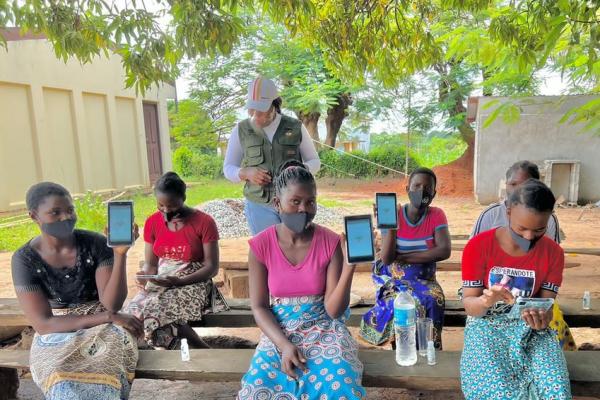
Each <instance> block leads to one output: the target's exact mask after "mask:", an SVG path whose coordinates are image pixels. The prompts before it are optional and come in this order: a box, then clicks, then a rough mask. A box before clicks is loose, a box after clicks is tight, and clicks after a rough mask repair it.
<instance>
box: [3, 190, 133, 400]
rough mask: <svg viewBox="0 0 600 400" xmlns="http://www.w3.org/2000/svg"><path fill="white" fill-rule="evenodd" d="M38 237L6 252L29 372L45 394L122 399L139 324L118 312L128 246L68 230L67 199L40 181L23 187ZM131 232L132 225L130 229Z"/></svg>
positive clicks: (71, 222) (70, 210)
mask: <svg viewBox="0 0 600 400" xmlns="http://www.w3.org/2000/svg"><path fill="white" fill-rule="evenodd" d="M27 208H28V210H29V215H30V216H31V218H32V219H33V220H34V221H35V223H36V224H37V225H38V226H39V227H40V230H41V233H40V235H39V236H37V237H35V238H33V239H31V240H30V241H29V242H27V243H26V244H25V245H24V246H23V247H21V248H20V249H19V250H18V251H17V252H16V253H15V254H14V255H13V258H12V276H13V283H14V286H15V292H16V293H17V298H18V299H19V303H20V305H21V307H22V309H23V311H24V312H25V316H26V317H27V319H28V320H29V322H30V324H31V325H32V326H33V328H34V329H35V331H36V335H35V338H34V341H33V344H32V347H31V356H30V357H31V372H32V376H33V379H34V381H35V382H36V384H37V385H38V386H39V387H40V388H41V389H42V391H43V392H44V395H45V397H46V399H64V398H94V399H106V400H108V399H111V400H112V399H115V400H116V399H124V398H127V397H128V395H129V388H130V385H131V381H132V380H133V373H134V372H135V366H136V363H137V347H136V341H135V340H133V338H132V335H134V336H139V335H140V334H141V333H142V324H141V322H140V321H139V320H138V319H137V318H135V317H133V316H131V315H129V314H123V313H120V312H119V310H120V309H121V307H122V305H123V301H124V300H125V298H126V297H127V280H126V270H125V261H126V258H127V251H128V250H129V247H124V246H123V247H115V248H114V249H111V248H110V247H108V246H107V243H106V238H105V237H104V236H103V235H100V234H98V233H94V232H90V231H84V230H79V229H77V230H76V229H74V228H75V223H76V221H77V215H76V213H75V209H74V206H73V199H72V198H71V195H70V194H69V192H68V191H67V190H66V189H65V188H64V187H62V186H60V185H58V184H55V183H51V182H42V183H39V184H36V185H34V186H32V187H31V188H30V189H29V191H28V192H27ZM134 230H135V236H136V237H137V227H134Z"/></svg>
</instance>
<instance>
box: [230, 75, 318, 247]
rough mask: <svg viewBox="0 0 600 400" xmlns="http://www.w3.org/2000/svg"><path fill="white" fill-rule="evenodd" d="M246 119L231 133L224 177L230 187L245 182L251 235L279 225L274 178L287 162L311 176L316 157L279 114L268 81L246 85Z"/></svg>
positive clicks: (296, 125) (297, 125) (304, 134)
mask: <svg viewBox="0 0 600 400" xmlns="http://www.w3.org/2000/svg"><path fill="white" fill-rule="evenodd" d="M246 108H247V109H248V113H249V114H250V118H247V119H245V120H243V121H241V122H239V123H238V124H237V125H236V126H235V127H234V128H233V131H232V132H231V136H230V137H229V143H228V145H227V153H226V154H225V162H224V165H223V173H224V174H225V177H226V178H227V179H229V180H230V181H231V182H241V181H245V182H246V184H245V186H244V197H245V198H246V204H245V208H244V212H245V214H246V219H247V220H248V227H249V228H250V233H251V234H252V236H254V235H256V234H257V233H260V232H262V231H263V230H264V229H266V228H268V227H270V226H272V225H276V224H279V223H281V219H280V218H279V213H278V212H277V210H276V209H275V207H273V198H274V187H273V176H274V175H275V173H276V171H278V170H279V168H280V167H281V166H282V165H283V164H284V163H285V162H286V161H289V160H298V161H300V162H302V163H303V164H304V165H305V166H306V167H307V168H308V170H309V171H310V172H311V173H312V174H313V175H314V174H316V173H317V172H318V171H319V168H320V167H321V161H320V160H319V155H318V154H317V150H316V149H315V146H314V144H313V142H312V139H311V137H310V135H309V134H308V131H307V130H306V128H305V127H304V125H302V122H300V121H299V120H297V119H295V118H291V117H288V116H286V115H282V114H281V97H279V92H278V90H277V87H276V86H275V84H274V83H273V81H271V80H270V79H266V78H262V77H258V78H256V79H254V80H253V81H252V82H250V84H249V86H248V99H247V101H246Z"/></svg>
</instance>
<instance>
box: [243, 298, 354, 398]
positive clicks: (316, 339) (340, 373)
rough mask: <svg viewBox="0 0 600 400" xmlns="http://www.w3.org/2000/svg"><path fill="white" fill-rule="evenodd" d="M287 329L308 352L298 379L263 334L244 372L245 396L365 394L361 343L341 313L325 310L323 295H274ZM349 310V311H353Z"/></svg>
mask: <svg viewBox="0 0 600 400" xmlns="http://www.w3.org/2000/svg"><path fill="white" fill-rule="evenodd" d="M272 311H273V314H274V315H275V318H276V319H277V321H278V322H279V324H280V326H281V329H282V331H283V333H284V334H285V335H286V336H287V338H288V339H289V340H290V342H291V343H292V344H294V345H295V346H296V347H297V348H298V349H299V350H300V352H301V354H302V355H303V356H304V357H305V358H306V367H307V368H308V372H307V373H303V372H302V371H300V370H297V371H296V372H297V374H298V380H297V381H296V380H294V379H292V378H290V377H288V376H287V375H286V374H285V373H284V372H283V371H282V370H281V353H280V352H279V350H278V349H277V348H276V347H275V345H274V344H273V343H272V342H271V340H270V339H269V338H268V337H267V336H266V335H264V334H263V335H262V336H261V339H260V342H259V344H258V347H257V348H256V352H255V353H254V357H253V358H252V362H251V364H250V369H249V370H248V372H247V373H246V374H245V375H244V377H243V378H242V389H241V390H240V392H239V393H238V399H240V400H250V399H251V400H259V399H260V400H262V399H272V400H308V399H311V400H312V399H319V400H328V399H329V400H334V399H335V400H344V399H345V400H351V399H362V398H364V397H365V390H364V388H363V387H362V386H361V380H362V371H363V365H362V363H361V362H360V360H359V359H358V345H357V343H356V341H355V340H354V339H353V338H352V336H351V335H350V332H349V331H348V328H346V325H345V324H344V322H343V320H342V319H335V320H334V319H332V318H330V317H329V316H328V315H327V312H326V311H325V305H324V304H323V297H322V296H310V297H309V296H307V297H298V298H279V299H274V300H273V306H272ZM348 314H349V312H347V313H346V315H348Z"/></svg>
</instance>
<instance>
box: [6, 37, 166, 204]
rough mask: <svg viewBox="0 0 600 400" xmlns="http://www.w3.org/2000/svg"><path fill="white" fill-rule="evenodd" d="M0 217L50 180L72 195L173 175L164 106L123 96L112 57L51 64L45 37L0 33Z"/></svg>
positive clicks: (160, 93)
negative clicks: (0, 44)
mask: <svg viewBox="0 0 600 400" xmlns="http://www.w3.org/2000/svg"><path fill="white" fill-rule="evenodd" d="M2 34H3V36H4V37H5V38H6V39H7V41H8V45H7V47H8V50H4V49H1V48H0V182H1V186H0V211H7V210H12V209H19V208H23V207H24V205H25V202H24V197H25V192H26V190H27V188H28V187H29V186H31V185H32V184H34V183H36V182H40V181H55V182H57V183H60V184H63V185H64V186H66V187H67V188H68V189H69V190H70V191H71V192H72V193H74V194H78V193H84V192H86V191H90V190H91V191H95V192H109V191H117V190H123V189H128V188H135V187H148V186H150V185H151V184H152V183H153V182H154V181H155V180H156V179H157V178H158V177H159V176H160V175H161V174H162V173H163V172H164V171H167V170H170V169H171V150H170V142H169V121H168V115H167V99H170V98H175V97H176V93H175V87H174V86H173V85H168V84H165V85H162V86H160V87H159V88H156V87H153V88H152V89H150V90H148V91H147V92H146V94H145V95H144V96H140V95H137V94H136V93H135V91H134V90H133V89H124V83H123V82H124V81H125V73H124V70H123V67H122V66H121V59H120V57H119V56H117V55H112V56H111V57H110V58H105V57H99V58H97V59H95V60H94V61H93V62H92V63H89V64H85V65H81V64H80V63H79V62H78V61H77V60H74V59H73V60H69V61H68V62H67V63H64V62H63V61H62V60H60V59H57V58H56V55H55V54H54V51H53V49H52V46H51V44H50V43H49V42H48V41H47V40H46V39H45V38H43V37H40V36H33V35H25V36H21V35H20V34H19V32H18V29H13V28H10V29H6V30H3V31H2Z"/></svg>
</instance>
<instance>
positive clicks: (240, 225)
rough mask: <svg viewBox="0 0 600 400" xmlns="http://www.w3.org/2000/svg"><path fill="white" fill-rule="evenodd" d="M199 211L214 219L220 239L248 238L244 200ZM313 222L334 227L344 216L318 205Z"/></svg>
mask: <svg viewBox="0 0 600 400" xmlns="http://www.w3.org/2000/svg"><path fill="white" fill-rule="evenodd" d="M199 209H200V210H202V211H203V212H205V213H207V214H209V215H210V216H212V217H213V218H214V220H215V222H216V223H217V228H218V229H219V236H220V237H221V238H223V239H228V238H239V237H245V236H250V231H249V230H248V223H247V222H246V216H245V215H244V200H242V199H224V200H213V201H209V202H207V203H204V204H202V205H201V206H200V207H199ZM315 222H316V223H317V224H319V225H324V226H329V227H336V226H340V225H342V224H343V223H344V216H343V214H341V213H339V212H338V211H336V210H335V209H331V208H327V207H323V206H320V205H319V206H317V216H316V217H315Z"/></svg>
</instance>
